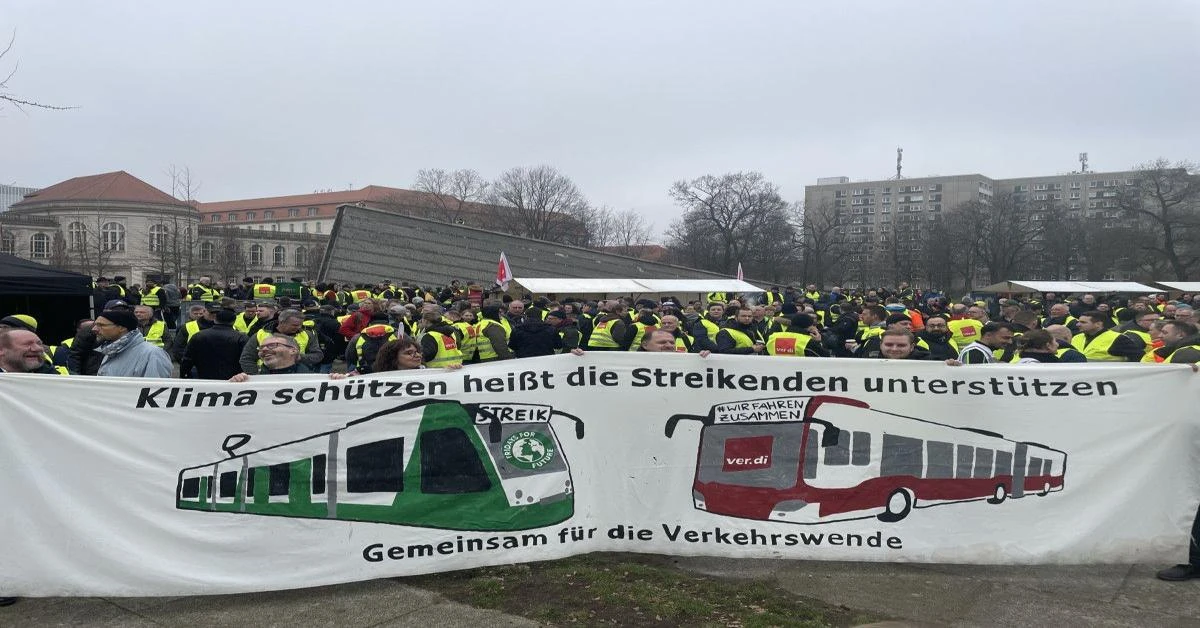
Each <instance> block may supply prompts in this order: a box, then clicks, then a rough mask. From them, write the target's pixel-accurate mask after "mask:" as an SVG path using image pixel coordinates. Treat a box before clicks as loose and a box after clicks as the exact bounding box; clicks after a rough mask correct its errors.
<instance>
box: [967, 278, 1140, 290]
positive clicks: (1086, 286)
mask: <svg viewBox="0 0 1200 628" xmlns="http://www.w3.org/2000/svg"><path fill="white" fill-rule="evenodd" d="M976 292H1068V293H1070V292H1108V293H1113V292H1143V293H1149V292H1162V290H1160V289H1158V288H1151V287H1150V286H1145V285H1142V284H1140V283H1137V282H1133V281H1013V280H1009V281H1001V282H999V283H994V284H992V285H990V286H987V287H986V288H979V289H977V290H976Z"/></svg>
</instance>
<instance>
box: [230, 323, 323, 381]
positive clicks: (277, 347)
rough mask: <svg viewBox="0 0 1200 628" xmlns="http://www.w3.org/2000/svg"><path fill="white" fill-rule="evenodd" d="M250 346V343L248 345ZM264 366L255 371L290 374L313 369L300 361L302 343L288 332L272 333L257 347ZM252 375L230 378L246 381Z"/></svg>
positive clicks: (265, 373)
mask: <svg viewBox="0 0 1200 628" xmlns="http://www.w3.org/2000/svg"><path fill="white" fill-rule="evenodd" d="M247 346H249V345H247ZM255 349H256V352H257V353H258V359H259V360H260V361H261V362H262V366H260V367H258V369H257V370H256V371H255V373H256V374H258V375H290V374H295V373H311V372H312V370H311V369H309V368H308V367H307V366H304V365H303V364H301V363H300V345H299V344H298V343H297V342H296V339H295V338H293V337H291V336H289V335H287V334H271V335H269V336H267V337H266V338H264V339H263V340H262V341H261V342H260V343H258V345H257V346H256V347H255ZM249 380H250V376H249V375H247V374H246V373H244V372H242V373H238V374H237V375H234V376H233V377H230V378H229V381H231V382H246V381H249Z"/></svg>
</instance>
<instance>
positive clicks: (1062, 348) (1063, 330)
mask: <svg viewBox="0 0 1200 628" xmlns="http://www.w3.org/2000/svg"><path fill="white" fill-rule="evenodd" d="M1046 331H1047V332H1049V333H1050V335H1051V336H1054V340H1055V342H1057V343H1058V351H1055V352H1054V355H1056V356H1058V361H1059V362H1075V363H1085V362H1087V358H1085V357H1083V354H1082V353H1080V352H1079V351H1077V350H1076V349H1075V347H1072V346H1071V336H1072V334H1071V330H1070V329H1067V327H1066V325H1051V326H1049V327H1047V328H1046Z"/></svg>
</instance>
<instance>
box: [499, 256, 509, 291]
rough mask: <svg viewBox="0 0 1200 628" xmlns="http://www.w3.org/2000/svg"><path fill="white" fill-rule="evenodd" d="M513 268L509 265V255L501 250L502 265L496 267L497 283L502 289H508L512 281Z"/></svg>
mask: <svg viewBox="0 0 1200 628" xmlns="http://www.w3.org/2000/svg"><path fill="white" fill-rule="evenodd" d="M512 278H513V274H512V268H510V267H509V266H508V257H507V256H505V255H504V251H500V265H499V266H498V267H497V268H496V285H498V286H500V289H501V290H508V282H510V281H512Z"/></svg>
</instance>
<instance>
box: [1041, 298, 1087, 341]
mask: <svg viewBox="0 0 1200 628" xmlns="http://www.w3.org/2000/svg"><path fill="white" fill-rule="evenodd" d="M1051 325H1064V326H1066V328H1067V329H1069V330H1071V333H1072V334H1077V333H1079V323H1078V321H1077V320H1076V319H1075V317H1074V316H1071V308H1070V307H1069V306H1068V305H1067V304H1066V303H1055V304H1054V305H1051V306H1050V315H1049V316H1047V317H1046V318H1044V319H1042V329H1045V328H1047V327H1049V326H1051Z"/></svg>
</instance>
